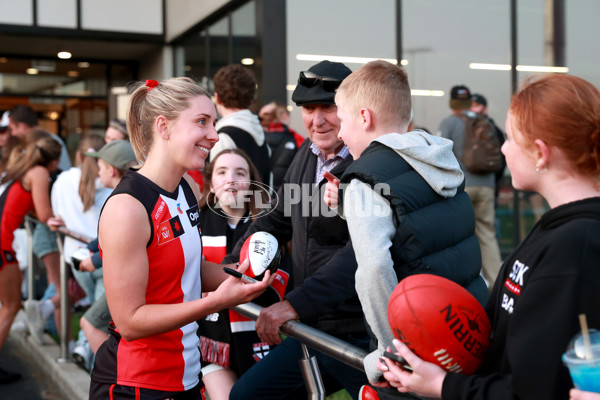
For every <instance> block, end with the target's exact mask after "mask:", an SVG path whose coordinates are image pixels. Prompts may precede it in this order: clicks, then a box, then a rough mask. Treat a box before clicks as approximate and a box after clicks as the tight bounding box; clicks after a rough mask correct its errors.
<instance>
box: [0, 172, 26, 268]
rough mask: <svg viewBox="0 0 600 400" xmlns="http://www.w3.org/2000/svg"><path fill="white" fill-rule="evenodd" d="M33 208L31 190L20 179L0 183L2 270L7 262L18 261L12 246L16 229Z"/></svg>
mask: <svg viewBox="0 0 600 400" xmlns="http://www.w3.org/2000/svg"><path fill="white" fill-rule="evenodd" d="M33 209H34V205H33V198H32V197H31V192H28V191H26V190H25V189H24V188H23V185H22V184H21V182H20V181H18V182H13V181H10V182H6V183H4V184H2V185H0V251H1V252H2V254H0V270H1V269H2V268H3V267H4V265H5V264H6V263H14V262H17V260H16V257H15V253H14V250H13V247H12V243H13V240H14V237H15V236H14V231H15V229H17V228H18V227H19V225H21V224H22V223H23V219H24V218H25V215H26V214H27V213H28V212H29V211H32V210H33Z"/></svg>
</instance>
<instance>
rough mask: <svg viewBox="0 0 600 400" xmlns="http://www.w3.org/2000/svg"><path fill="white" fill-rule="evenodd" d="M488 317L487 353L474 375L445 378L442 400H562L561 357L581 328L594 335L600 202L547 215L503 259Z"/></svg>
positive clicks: (599, 298)
mask: <svg viewBox="0 0 600 400" xmlns="http://www.w3.org/2000/svg"><path fill="white" fill-rule="evenodd" d="M486 311H487V313H488V316H489V317H490V321H491V323H492V338H491V344H490V348H489V349H488V351H487V353H486V356H485V358H484V363H483V365H482V367H481V369H480V370H479V371H478V372H477V374H475V375H471V376H466V375H462V374H457V373H449V374H448V375H447V376H446V378H445V380H444V384H443V388H442V398H443V399H481V400H483V399H486V400H494V399H519V400H527V399H544V400H552V399H568V398H569V394H568V391H569V389H570V388H571V387H573V384H572V382H571V378H570V376H569V372H568V369H567V367H565V366H564V364H563V362H562V360H561V356H562V354H563V353H564V352H565V350H566V348H567V345H568V343H569V342H570V340H571V339H572V338H573V337H574V336H575V334H577V333H578V332H579V331H580V330H581V329H580V326H579V318H578V315H579V314H581V313H585V314H586V316H587V321H588V326H589V327H590V328H595V329H600V197H595V198H590V199H585V200H581V201H576V202H573V203H569V204H565V205H562V206H559V207H556V208H554V209H552V210H550V211H548V212H547V213H546V214H545V215H544V216H543V217H542V218H541V220H540V221H539V222H538V223H537V224H536V225H535V226H534V227H533V229H532V231H531V232H530V234H529V235H528V236H527V238H526V239H525V240H524V241H523V242H522V243H521V244H520V245H519V247H518V248H517V249H516V250H515V251H514V252H513V254H511V255H510V257H508V259H507V260H506V261H505V262H504V264H503V265H502V269H501V270H500V273H499V275H498V279H497V280H496V284H495V286H494V289H493V291H492V295H491V296H490V300H489V302H488V304H487V307H486Z"/></svg>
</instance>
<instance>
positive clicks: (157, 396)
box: [89, 379, 204, 400]
mask: <svg viewBox="0 0 600 400" xmlns="http://www.w3.org/2000/svg"><path fill="white" fill-rule="evenodd" d="M201 389H204V385H203V384H202V381H201V382H200V384H198V385H197V386H196V387H194V388H192V389H190V390H186V391H185V392H164V391H162V390H153V389H145V388H139V387H133V386H123V385H115V384H110V383H101V382H96V381H94V380H93V379H92V381H91V382H90V398H89V400H203V399H204V396H203V395H202V391H203V390H201Z"/></svg>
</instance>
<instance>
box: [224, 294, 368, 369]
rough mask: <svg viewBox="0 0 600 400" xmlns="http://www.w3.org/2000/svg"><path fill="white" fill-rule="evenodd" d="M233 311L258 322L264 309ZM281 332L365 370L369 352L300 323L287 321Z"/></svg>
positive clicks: (243, 306)
mask: <svg viewBox="0 0 600 400" xmlns="http://www.w3.org/2000/svg"><path fill="white" fill-rule="evenodd" d="M233 309H234V310H235V311H236V312H238V313H240V314H242V315H244V316H246V317H248V318H251V319H252V320H256V319H257V318H258V314H260V311H261V310H262V307H261V306H259V305H256V304H254V303H246V304H240V305H237V306H235V307H233ZM280 332H282V333H284V334H286V335H287V336H289V337H292V338H294V339H296V340H298V341H299V342H301V343H305V344H306V345H308V346H310V347H312V348H313V349H315V350H317V351H320V352H321V353H323V354H326V355H328V356H330V357H333V358H335V359H336V360H339V361H341V362H343V363H345V364H347V365H349V366H351V367H353V368H356V369H358V370H359V371H364V370H365V367H364V365H363V359H364V358H365V356H366V355H367V351H366V350H364V349H361V348H360V347H356V346H353V345H351V344H349V343H347V342H344V341H343V340H341V339H338V338H336V337H334V336H331V335H328V334H327V333H324V332H321V331H320V330H317V329H315V328H312V327H310V326H308V325H305V324H303V323H301V322H298V321H287V322H286V323H285V324H283V325H282V326H281V329H280Z"/></svg>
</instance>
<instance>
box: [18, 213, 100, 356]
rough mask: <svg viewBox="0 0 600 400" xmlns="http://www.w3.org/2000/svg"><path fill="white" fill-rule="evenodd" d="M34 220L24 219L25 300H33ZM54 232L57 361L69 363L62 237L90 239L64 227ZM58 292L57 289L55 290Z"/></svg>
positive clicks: (65, 274) (67, 287)
mask: <svg viewBox="0 0 600 400" xmlns="http://www.w3.org/2000/svg"><path fill="white" fill-rule="evenodd" d="M41 223H42V222H40V221H38V220H37V219H35V218H31V217H29V216H27V217H25V228H26V230H27V251H28V253H29V254H28V257H29V263H28V264H27V298H28V299H29V300H33V296H34V265H35V263H34V262H33V260H34V255H33V224H41ZM56 232H57V233H58V235H56V245H57V246H58V253H59V254H60V334H59V339H60V352H59V356H58V359H57V361H58V362H69V361H71V360H70V355H69V282H68V277H69V271H68V270H67V268H69V266H68V264H67V262H66V260H65V255H64V251H63V240H64V236H69V237H72V238H73V239H77V240H79V241H80V242H83V243H89V242H90V241H91V240H92V239H91V238H88V237H87V236H83V235H80V234H78V233H76V232H73V231H70V230H68V229H67V228H65V227H62V226H61V227H59V228H58V229H57V230H56ZM56 290H57V291H58V290H59V288H56Z"/></svg>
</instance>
